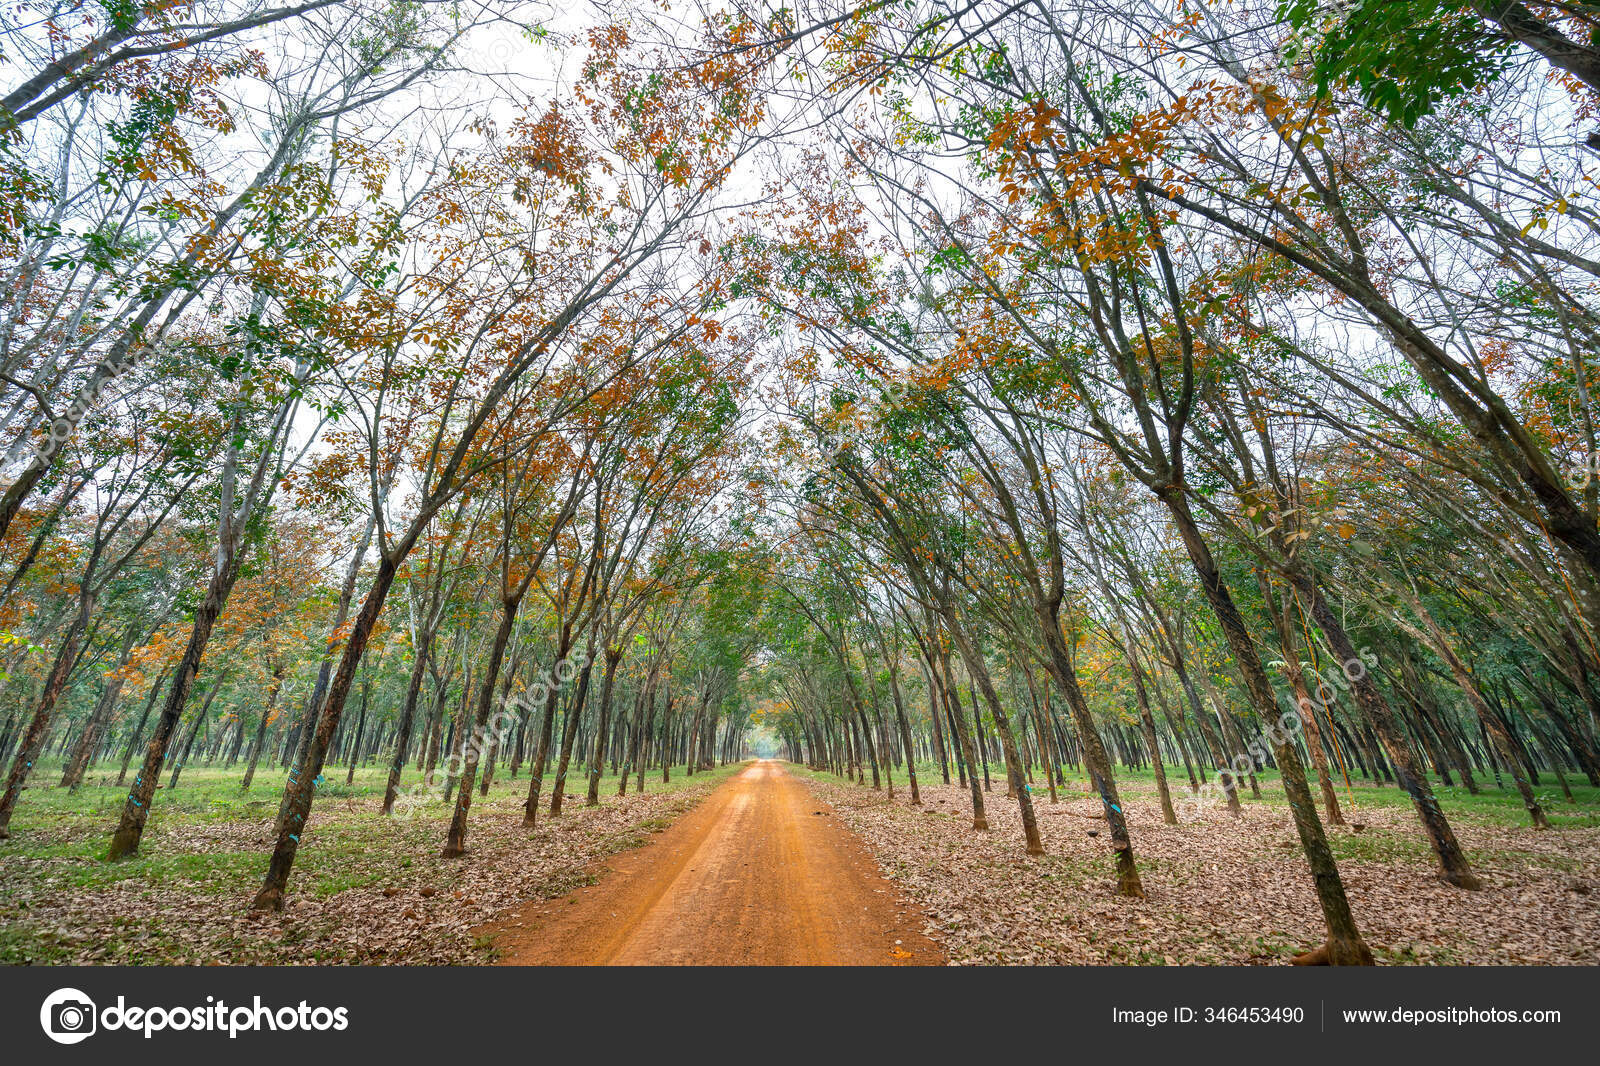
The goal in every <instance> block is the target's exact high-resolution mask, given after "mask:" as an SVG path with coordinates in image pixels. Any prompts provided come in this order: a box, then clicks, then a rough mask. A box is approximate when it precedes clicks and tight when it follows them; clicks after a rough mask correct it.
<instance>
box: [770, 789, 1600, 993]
mask: <svg viewBox="0 0 1600 1066" xmlns="http://www.w3.org/2000/svg"><path fill="white" fill-rule="evenodd" d="M793 770H794V772H795V773H796V774H797V775H801V776H805V777H808V778H809V779H810V782H811V786H812V789H813V790H814V791H815V792H816V794H817V795H818V796H820V797H822V798H824V799H826V800H827V801H828V802H829V803H830V804H831V805H832V807H833V808H834V809H835V810H836V811H838V813H839V816H840V818H841V819H842V821H843V822H844V823H845V824H846V825H847V826H849V828H851V829H852V830H854V831H855V833H856V834H857V835H858V836H859V837H860V838H861V839H862V841H863V842H864V843H865V844H866V846H867V848H868V849H869V850H870V851H871V852H872V854H873V856H874V857H875V858H876V859H877V862H878V864H879V866H880V868H881V869H882V870H883V872H884V874H885V876H887V877H888V878H889V879H890V880H891V881H893V882H894V883H895V884H896V885H897V886H898V887H899V889H900V891H901V892H902V893H903V894H904V895H905V897H906V898H907V899H908V900H909V901H910V902H911V903H912V905H913V906H915V907H916V908H917V909H918V910H920V911H921V912H922V913H923V914H924V916H925V918H926V925H925V926H924V931H925V932H926V933H927V934H928V936H929V937H930V938H932V939H934V940H936V941H938V942H939V943H940V944H941V946H942V947H943V948H944V950H945V952H946V953H947V954H948V956H949V958H950V961H951V962H953V963H957V964H995V963H1005V964H1017V963H1060V964H1070V965H1085V964H1097V963H1129V964H1154V965H1161V964H1167V965H1172V964H1218V965H1240V964H1272V963H1283V962H1287V961H1288V959H1289V957H1290V956H1292V955H1294V954H1297V953H1299V952H1302V951H1306V950H1309V949H1311V948H1314V947H1316V946H1318V944H1319V943H1320V941H1321V939H1322V938H1321V935H1320V930H1321V927H1322V922H1321V915H1320V912H1319V910H1318V908H1317V905H1316V898H1315V896H1314V894H1313V891H1312V887H1311V882H1310V877H1309V875H1308V874H1307V872H1306V865H1305V861H1304V858H1303V854H1302V851H1301V848H1300V844H1299V838H1298V836H1297V835H1296V833H1295V830H1294V826H1293V823H1292V822H1291V820H1290V816H1289V811H1288V808H1287V805H1286V804H1285V801H1284V798H1283V793H1282V789H1281V788H1280V787H1279V784H1278V782H1277V781H1276V780H1275V779H1274V778H1273V777H1272V776H1271V775H1267V776H1265V777H1264V778H1263V780H1262V781H1261V790H1262V796H1263V798H1262V799H1261V800H1252V799H1250V798H1249V796H1250V793H1249V790H1248V789H1242V790H1241V801H1242V803H1243V805H1244V814H1243V817H1242V819H1240V820H1237V821H1236V820H1235V819H1234V818H1232V817H1231V816H1230V815H1229V814H1228V812H1227V809H1226V808H1225V807H1220V806H1219V807H1217V808H1215V809H1208V810H1204V811H1202V812H1199V813H1198V814H1194V813H1189V814H1187V815H1186V816H1184V818H1183V821H1182V822H1180V824H1179V825H1176V826H1168V825H1164V824H1163V823H1162V818H1161V808H1160V805H1159V803H1158V802H1157V797H1156V792H1155V786H1154V779H1153V777H1151V776H1149V775H1129V774H1127V773H1126V772H1125V771H1120V770H1119V772H1118V777H1117V782H1118V787H1119V789H1120V790H1121V796H1122V799H1123V805H1124V807H1125V808H1126V809H1127V812H1128V821H1129V826H1130V831H1131V835H1132V837H1133V847H1134V853H1135V856H1136V858H1137V862H1138V866H1139V871H1140V876H1141V878H1142V880H1143V882H1144V888H1145V892H1146V894H1147V897H1148V898H1146V899H1145V900H1142V901H1141V900H1132V899H1126V898H1119V897H1117V896H1115V895H1114V894H1113V889H1114V888H1115V879H1114V876H1113V873H1114V870H1113V865H1112V857H1111V848H1110V843H1109V840H1108V835H1107V833H1106V831H1105V821H1104V819H1103V818H1102V816H1101V813H1100V804H1099V801H1098V799H1095V798H1091V794H1090V793H1089V791H1088V789H1087V787H1086V783H1085V781H1084V780H1082V779H1078V780H1076V781H1073V780H1070V779H1069V781H1068V790H1067V792H1066V793H1065V794H1063V795H1061V797H1060V800H1059V802H1057V803H1055V804H1052V803H1051V802H1050V799H1049V796H1048V794H1047V792H1046V789H1045V787H1044V784H1043V781H1042V779H1041V780H1040V781H1039V782H1038V783H1037V784H1035V786H1034V804H1035V808H1034V809H1035V811H1036V812H1037V817H1038V821H1039V828H1040V833H1041V834H1042V836H1043V838H1044V844H1045V848H1046V852H1047V854H1045V855H1043V856H1039V857H1036V858H1030V857H1028V856H1027V855H1025V854H1024V853H1023V846H1022V829H1021V817H1020V815H1019V813H1018V810H1017V804H1016V801H1015V800H1014V799H1007V798H1006V795H1005V779H1004V775H1003V772H1002V771H995V772H994V773H993V777H992V780H993V791H991V792H988V793H986V794H985V797H984V798H985V802H986V806H987V812H988V819H989V825H990V828H989V830H988V831H986V832H976V831H974V830H973V828H972V818H971V797H970V794H969V793H968V792H966V791H965V790H962V789H961V788H959V787H957V786H956V785H944V784H942V783H939V784H928V783H927V782H931V781H937V780H938V774H937V771H936V769H935V768H933V767H924V768H923V770H922V771H921V772H920V773H919V783H920V784H921V785H922V789H921V792H922V802H923V805H922V806H921V807H920V808H919V807H913V806H911V803H910V794H909V792H908V791H907V790H906V788H905V784H906V782H905V778H904V775H903V773H902V774H896V782H895V783H896V789H895V798H894V800H893V801H890V800H889V799H888V797H887V795H886V794H885V793H884V792H876V791H874V790H873V789H872V788H871V787H870V786H867V787H864V786H861V785H856V784H850V783H846V781H845V779H843V778H839V777H835V776H833V775H831V774H821V773H813V772H811V771H807V770H805V769H804V768H803V767H794V768H793ZM1553 785H1554V782H1553V781H1547V785H1546V787H1545V788H1544V789H1541V790H1540V791H1541V798H1542V802H1543V803H1544V805H1545V807H1546V810H1547V811H1548V812H1549V813H1550V818H1551V821H1552V823H1553V824H1554V828H1553V829H1551V830H1549V831H1535V830H1533V829H1532V828H1529V827H1528V825H1527V815H1526V813H1525V812H1524V811H1523V810H1522V808H1521V805H1520V800H1519V799H1518V797H1517V796H1516V794H1515V793H1508V792H1501V791H1498V790H1496V789H1494V788H1493V787H1492V784H1491V786H1490V787H1489V788H1487V789H1485V791H1484V793H1483V794H1482V795H1480V796H1469V795H1468V794H1467V793H1466V791H1465V789H1462V788H1460V787H1459V786H1458V787H1456V788H1453V789H1452V788H1444V787H1439V786H1436V789H1437V793H1438V795H1439V798H1440V802H1441V805H1442V806H1443V808H1444V809H1445V811H1446V813H1447V815H1448V816H1449V817H1450V819H1451V822H1452V825H1453V826H1454V828H1455V832H1456V835H1457V837H1458V838H1459V839H1460V841H1461V844H1462V846H1463V848H1465V849H1466V852H1467V856H1468V858H1469V859H1470V860H1471V862H1472V863H1473V865H1474V867H1475V868H1476V869H1477V871H1478V872H1479V874H1480V875H1481V876H1482V878H1483V881H1484V884H1485V890H1484V891H1481V892H1464V891H1461V890H1459V889H1455V888H1450V887H1448V886H1446V885H1444V884H1441V883H1440V882H1439V881H1438V880H1437V879H1436V878H1435V876H1434V870H1435V868H1436V865H1435V862H1434V859H1433V856H1432V853H1431V851H1430V850H1429V848H1428V845H1427V841H1426V839H1425V838H1424V837H1423V835H1422V831H1421V827H1420V826H1419V824H1418V822H1417V819H1416V816H1415V814H1414V813H1413V809H1412V807H1411V805H1410V802H1409V800H1407V798H1406V797H1405V796H1404V795H1403V794H1402V793H1400V792H1399V790H1397V789H1395V788H1374V787H1369V786H1361V785H1357V786H1355V788H1354V789H1353V792H1347V791H1346V790H1345V789H1343V788H1341V789H1340V795H1339V798H1340V801H1341V803H1344V804H1346V810H1345V815H1346V818H1347V820H1348V822H1349V823H1350V824H1349V825H1348V826H1346V827H1333V826H1329V827H1328V829H1329V836H1330V839H1331V843H1332V846H1333V849H1334V854H1335V857H1336V858H1337V859H1338V862H1339V868H1340V872H1341V873H1342V875H1343V877H1344V882H1345V887H1346V889H1347V890H1348V892H1349V895H1350V900H1351V904H1352V906H1353V908H1354V911H1355V915H1356V919H1357V922H1358V923H1359V925H1360V927H1361V930H1362V933H1363V934H1364V935H1365V937H1366V938H1367V941H1368V943H1369V945H1370V947H1371V948H1372V950H1373V952H1374V954H1375V955H1376V957H1377V958H1378V961H1379V962H1380V963H1384V964H1403V963H1411V964H1418V963H1420V964H1507V965H1527V964H1590V965H1592V964H1595V963H1597V962H1600V789H1592V788H1578V787H1574V789H1573V792H1574V796H1575V798H1576V800H1577V801H1578V802H1577V803H1575V804H1568V803H1566V802H1565V801H1564V800H1563V798H1562V797H1561V795H1560V793H1559V792H1557V791H1556V790H1555V789H1554V787H1553ZM1196 819H1198V820H1196ZM1358 825H1359V826H1361V829H1360V830H1359V831H1357V830H1356V828H1355V827H1356V826H1358Z"/></svg>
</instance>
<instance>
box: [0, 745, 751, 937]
mask: <svg viewBox="0 0 1600 1066" xmlns="http://www.w3.org/2000/svg"><path fill="white" fill-rule="evenodd" d="M740 768H741V767H740V766H739V765H734V766H728V767H719V768H717V769H716V770H714V771H711V772H709V773H706V774H696V775H694V776H693V777H688V776H685V775H684V773H683V768H682V767H674V768H673V770H672V777H671V780H670V781H669V782H667V783H665V784H663V782H662V781H661V771H660V769H659V768H657V769H655V770H653V771H650V772H647V773H646V778H645V782H646V787H647V790H648V791H649V792H650V793H652V794H661V793H667V794H671V793H675V792H678V791H680V790H683V789H685V788H689V787H691V786H696V785H700V784H702V783H704V782H706V781H708V780H711V781H716V780H721V779H723V778H725V777H727V776H729V775H731V774H733V773H735V772H737V771H738V770H739V769H740ZM498 769H499V772H498V773H497V775H496V779H495V781H494V782H493V784H492V785H491V787H490V792H489V795H488V797H487V798H485V797H481V796H479V795H477V794H474V796H473V819H474V821H475V822H476V821H478V820H479V819H496V820H499V821H500V822H501V823H504V821H505V820H506V819H508V818H514V817H516V816H517V814H518V813H519V808H520V807H521V805H522V802H523V800H524V799H525V797H526V794H527V788H528V775H527V773H526V772H523V773H521V774H519V775H518V777H516V778H515V779H511V778H508V777H507V776H506V775H505V772H504V768H503V767H501V768H498ZM60 773H61V768H60V764H59V763H58V762H52V761H50V760H42V761H41V764H40V765H39V766H38V767H36V768H35V770H34V773H33V775H32V781H33V785H32V786H31V787H30V788H28V790H27V791H26V792H25V793H24V794H23V796H22V799H21V802H20V803H19V804H18V806H17V810H16V813H15V816H14V817H13V819H12V822H11V826H10V829H11V837H10V839H7V840H4V841H0V964H18V963H50V962H64V961H72V960H73V959H75V958H80V957H82V953H83V943H82V942H81V935H80V936H79V937H77V938H76V941H77V942H74V941H75V938H74V936H73V933H74V928H73V923H72V920H71V914H72V913H74V912H73V911H72V910H71V909H70V908H69V909H68V910H66V911H62V910H61V907H62V901H63V899H64V898H67V899H71V900H73V901H76V902H73V903H72V904H71V906H73V907H75V906H84V905H90V906H96V907H99V908H102V910H103V912H113V911H115V910H116V908H117V901H119V900H127V899H130V898H139V899H145V900H149V901H153V902H155V903H163V902H165V901H166V900H168V899H171V900H174V901H181V904H180V905H177V906H175V907H174V908H173V910H172V912H171V913H170V914H169V913H163V914H162V915H161V917H160V919H159V920H157V921H149V920H146V921H144V922H141V923H127V925H126V937H125V938H124V937H123V936H122V933H123V928H124V927H123V924H122V923H121V922H120V919H117V918H116V917H115V916H114V915H112V917H111V918H110V920H111V921H113V922H116V923H118V924H117V926H116V928H117V935H115V936H113V937H112V938H110V939H111V941H112V942H111V943H108V944H106V945H105V947H106V954H105V956H104V958H105V959H106V961H114V962H166V963H172V962H184V961H189V960H186V958H185V954H184V953H185V952H186V951H188V950H191V949H190V948H188V947H185V946H184V945H182V944H180V943H178V942H177V940H176V939H175V938H174V937H173V936H172V935H171V930H170V929H167V928H165V927H164V924H163V923H164V922H166V921H169V920H170V921H173V922H187V921H192V920H193V918H194V913H193V909H194V908H195V907H197V906H210V905H211V904H209V903H203V902H202V901H209V900H213V899H215V900H217V904H216V905H217V906H222V907H228V908H232V907H233V906H234V903H235V902H237V901H238V900H245V899H248V898H249V897H250V896H251V895H253V894H254V892H255V890H256V888H257V887H258V886H259V884H260V880H261V876H262V873H263V872H264V870H265V868H266V861H267V855H268V853H269V852H270V850H271V844H272V832H271V828H272V820H273V818H274V817H275V816H276V814H277V809H278V803H279V800H280V798H281V796H282V794H283V789H284V785H285V783H286V780H287V774H286V773H285V772H284V771H283V770H279V769H272V770H268V769H265V768H258V770H257V773H256V777H255V780H254V782H253V784H252V787H251V789H250V791H249V792H244V791H242V790H241V789H240V787H239V783H240V781H241V779H242V778H243V773H244V771H243V768H242V767H234V768H232V769H224V768H221V767H205V766H195V767H191V768H188V769H185V770H184V772H183V775H182V777H181V778H180V780H179V784H178V788H177V789H176V790H174V791H168V790H167V789H166V788H165V787H164V786H165V781H166V778H165V777H163V782H162V783H163V787H162V788H161V789H160V790H158V791H157V792H156V795H155V799H154V801H153V803H152V804H151V813H150V820H149V822H148V824H147V825H146V828H145V834H144V839H143V841H142V842H141V847H140V851H139V853H138V854H137V855H135V856H133V857H131V858H128V859H125V860H123V861H120V862H109V861H107V860H106V858H105V854H106V848H107V845H108V844H109V842H110V838H111V833H112V831H113V830H114V829H115V827H116V825H117V822H118V819H119V817H120V815H121V811H122V806H123V803H124V801H125V799H126V796H127V787H126V786H123V787H118V786H117V785H116V783H115V782H116V770H115V767H114V766H113V767H112V768H111V769H110V772H107V771H106V769H105V768H103V767H102V768H100V769H98V770H97V771H95V772H92V773H91V774H89V775H88V776H87V777H86V778H85V784H84V786H83V787H82V788H80V789H79V790H78V791H76V792H69V791H67V790H65V789H60V788H56V787H53V786H54V783H55V782H56V781H58V780H60ZM345 775H346V768H345V767H343V766H340V767H337V768H331V769H330V770H329V771H328V773H327V777H328V778H329V780H328V781H326V782H325V783H324V784H323V785H322V786H321V788H319V790H318V794H317V803H316V806H315V807H314V809H313V813H312V818H311V827H310V829H309V831H308V832H307V834H306V837H305V840H304V842H303V843H302V846H301V848H300V850H299V853H298V855H297V856H296V861H295V871H294V883H293V886H292V888H293V891H294V892H295V893H299V894H304V895H306V896H308V897H312V898H318V899H326V898H328V897H332V896H337V895H339V894H340V893H344V892H349V891H352V890H364V889H372V888H373V887H374V886H377V885H380V884H384V885H387V884H391V883H395V882H396V881H397V880H398V881H405V880H407V879H415V878H417V877H422V878H425V879H426V880H427V881H428V883H429V884H432V885H434V886H436V888H437V889H438V891H439V892H441V893H443V892H449V891H450V890H451V889H453V888H454V887H456V886H455V883H454V879H455V878H457V877H458V876H459V874H458V873H457V872H456V871H458V870H460V869H461V867H458V866H452V865H450V864H449V863H442V864H441V863H439V862H437V861H436V857H437V853H438V849H439V846H440V843H441V842H442V839H443V827H444V824H445V822H446V821H447V820H448V817H449V812H450V808H449V807H447V806H445V805H443V804H436V805H435V806H433V807H431V808H428V809H426V810H425V811H424V812H423V814H422V816H421V817H418V818H416V819H412V820H396V819H391V818H385V817H383V816H382V814H381V813H380V811H379V807H380V805H381V802H382V796H383V791H384V788H385V785H386V782H387V777H388V769H387V767H386V766H362V767H358V768H357V770H356V772H355V775H354V779H353V781H352V782H351V784H350V785H348V786H347V785H346V784H345ZM130 776H131V775H130ZM416 776H417V775H416V773H415V770H414V768H412V767H408V768H407V775H406V778H405V779H404V781H403V782H402V784H403V785H409V784H410V783H411V782H412V781H414V780H415V779H416ZM553 785H554V777H553V774H552V773H547V774H546V775H545V783H544V790H543V797H542V803H543V804H544V805H548V802H549V797H550V793H551V789H552V787H553ZM587 785H588V779H587V776H586V775H584V774H583V772H582V770H581V768H579V767H574V768H573V769H572V770H570V771H569V773H568V777H567V781H566V791H567V793H568V799H567V801H566V804H565V806H566V809H567V810H568V811H577V810H580V809H581V808H582V807H583V804H584V795H583V794H584V792H585V791H586V789H587ZM616 787H617V778H616V776H615V775H612V774H609V773H608V774H605V775H603V777H602V779H601V790H600V791H601V798H602V801H603V802H609V801H610V800H611V799H612V797H613V796H614V795H615V793H616ZM634 791H635V789H634V787H633V783H632V782H630V787H629V794H630V795H632V794H633V793H634ZM574 796H575V797H576V798H575V799H574V798H572V797H574ZM579 824H580V826H581V825H582V823H579ZM669 824H671V821H670V819H667V818H662V817H652V818H650V819H648V820H647V821H645V822H642V823H640V824H638V825H634V826H630V827H628V828H626V829H623V830H620V831H614V830H602V829H582V828H578V831H579V832H581V833H589V834H591V835H592V839H594V841H595V842H596V843H597V844H598V845H599V846H600V849H599V850H601V851H603V852H606V853H609V852H614V851H619V850H623V849H625V848H630V847H636V846H638V845H640V844H643V843H645V842H646V841H647V840H648V839H649V837H650V836H651V835H652V834H653V833H655V832H658V831H659V830H661V829H663V828H665V827H666V826H667V825H669ZM575 828H577V827H575ZM602 838H603V839H602ZM470 843H471V840H470V838H469V845H470ZM413 863H415V864H416V865H415V867H414V866H413ZM584 876H586V875H585V874H584V873H583V871H582V870H581V869H573V870H562V871H558V872H557V874H556V875H555V877H554V879H553V880H554V881H555V882H559V886H558V887H560V888H561V890H566V889H567V888H570V887H571V886H572V884H574V883H577V882H576V881H575V879H578V880H581V879H582V878H583V877H584ZM542 887H549V886H540V885H533V884H530V885H529V886H528V888H529V894H530V895H538V894H541V888H542ZM129 893H131V894H132V896H131V897H130V896H129V895H127V894H129ZM95 901H98V902H95ZM185 908H188V909H187V910H185ZM146 909H147V910H148V907H147V908H146ZM35 914H37V917H35ZM104 916H105V915H104V913H103V914H102V917H104ZM306 950H307V952H308V953H309V955H310V956H315V955H316V954H317V952H318V949H317V948H316V946H315V945H312V944H308V945H306Z"/></svg>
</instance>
